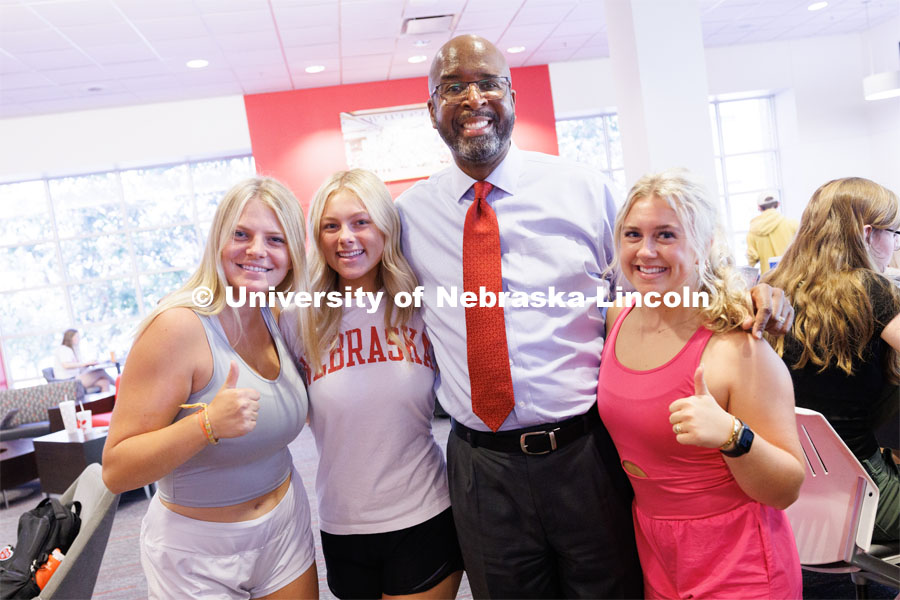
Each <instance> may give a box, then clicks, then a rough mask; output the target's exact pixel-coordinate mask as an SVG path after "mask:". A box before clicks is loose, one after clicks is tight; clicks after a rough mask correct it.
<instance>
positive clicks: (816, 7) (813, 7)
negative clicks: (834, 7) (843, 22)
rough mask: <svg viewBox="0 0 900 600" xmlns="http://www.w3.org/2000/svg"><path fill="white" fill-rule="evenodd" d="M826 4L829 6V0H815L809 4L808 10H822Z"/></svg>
mask: <svg viewBox="0 0 900 600" xmlns="http://www.w3.org/2000/svg"><path fill="white" fill-rule="evenodd" d="M826 6H828V3H827V2H813V3H812V4H810V5H809V6H807V7H806V10H809V11H814V10H822V9H823V8H825V7H826Z"/></svg>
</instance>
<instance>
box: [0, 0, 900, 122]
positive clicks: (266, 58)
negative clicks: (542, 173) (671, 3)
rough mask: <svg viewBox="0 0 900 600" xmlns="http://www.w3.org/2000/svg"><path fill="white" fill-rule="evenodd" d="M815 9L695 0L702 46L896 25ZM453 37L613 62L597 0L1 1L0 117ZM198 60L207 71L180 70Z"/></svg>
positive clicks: (355, 64)
mask: <svg viewBox="0 0 900 600" xmlns="http://www.w3.org/2000/svg"><path fill="white" fill-rule="evenodd" d="M657 1H660V2H664V1H667V0H657ZM812 1H813V0H699V2H700V6H701V12H702V19H703V37H704V41H705V44H706V45H707V46H723V45H731V44H743V43H750V42H764V41H771V40H785V39H793V38H801V37H809V36H819V35H829V34H837V33H847V32H854V31H861V30H865V29H867V22H868V23H870V24H871V25H872V26H874V25H876V24H879V23H882V22H884V21H885V20H886V19H889V18H892V17H894V16H896V15H898V14H900V0H870V1H869V2H866V1H865V0H829V6H828V7H826V8H825V9H823V10H819V11H816V12H810V11H808V10H807V5H808V4H809V3H810V2H812ZM866 7H868V13H869V14H868V17H867V15H866ZM434 15H455V18H454V22H453V27H452V29H450V30H445V31H443V32H441V33H434V34H426V35H406V34H403V33H401V29H402V26H403V22H404V20H405V19H408V18H415V17H426V16H434ZM460 33H478V34H480V35H482V36H484V37H486V38H488V39H490V40H491V41H493V42H494V43H496V44H497V45H498V46H499V47H500V48H501V49H503V50H506V48H509V47H512V46H525V48H526V49H525V51H524V52H522V53H520V54H507V58H508V59H509V63H510V65H511V66H523V65H537V64H545V63H550V62H561V61H569V60H579V59H588V58H597V57H605V56H608V55H609V51H608V45H607V38H606V23H605V20H604V10H603V4H602V0H0V118H3V117H13V116H24V115H33V114H42V113H49V112H60V111H71V110H82V109H91V108H103V107H109V106H121V105H127V104H142V103H147V102H161V101H170V100H185V99H191V98H203V97H211V96H222V95H230V94H255V93H260V92H275V91H283V90H291V89H301V88H309V87H321V86H328V85H337V84H348V83H359V82H364V81H383V80H388V79H401V78H406V77H418V76H422V75H425V74H426V73H427V69H428V65H429V62H430V60H431V58H432V57H433V56H434V52H435V51H436V50H437V49H438V48H439V47H440V46H441V44H443V43H444V42H445V41H447V40H448V39H450V38H451V37H452V36H453V35H457V34H460ZM426 41H427V42H428V43H427V45H424V46H416V45H415V43H416V42H419V43H420V44H421V43H424V42H426ZM414 55H424V56H426V57H427V59H426V61H425V62H422V63H419V64H410V63H409V62H408V61H407V59H408V58H409V57H410V56H414ZM196 58H204V59H206V60H208V61H209V66H208V67H207V68H205V69H200V70H195V69H188V68H187V67H186V66H185V62H186V61H188V60H190V59H196ZM310 65H322V66H324V67H325V70H324V71H323V72H321V73H317V74H309V73H306V72H305V68H306V67H307V66H310Z"/></svg>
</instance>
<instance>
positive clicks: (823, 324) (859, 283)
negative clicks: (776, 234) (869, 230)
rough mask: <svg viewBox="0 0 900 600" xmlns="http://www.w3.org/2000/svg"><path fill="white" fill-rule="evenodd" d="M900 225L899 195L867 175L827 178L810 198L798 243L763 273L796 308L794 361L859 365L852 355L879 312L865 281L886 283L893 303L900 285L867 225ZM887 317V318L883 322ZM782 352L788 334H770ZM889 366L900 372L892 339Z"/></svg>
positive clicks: (891, 375)
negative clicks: (869, 244)
mask: <svg viewBox="0 0 900 600" xmlns="http://www.w3.org/2000/svg"><path fill="white" fill-rule="evenodd" d="M865 225H871V226H872V227H874V228H876V229H897V228H898V226H900V207H898V202H897V195H896V194H894V192H892V191H891V190H889V189H887V188H885V187H882V186H880V185H878V184H877V183H875V182H874V181H870V180H868V179H863V178H861V177H847V178H844V179H835V180H833V181H829V182H828V183H826V184H825V185H823V186H822V187H820V188H819V189H817V190H816V192H815V193H814V194H813V195H812V198H810V200H809V204H807V206H806V209H805V210H804V211H803V217H802V219H801V220H800V228H799V229H798V230H797V235H796V237H795V238H794V241H793V243H792V244H791V245H790V246H789V247H788V249H787V250H786V251H785V253H784V256H783V257H782V259H781V261H780V262H779V263H778V266H777V267H775V269H773V270H772V271H770V272H769V273H767V274H766V277H765V280H766V282H767V283H769V284H770V285H774V286H777V287H780V288H782V289H783V290H784V291H785V293H786V294H787V295H788V297H789V298H790V299H791V303H792V304H793V306H794V310H795V311H796V318H795V320H794V326H793V328H792V329H791V335H792V336H793V337H794V339H796V340H797V341H798V342H799V343H800V345H801V346H802V348H803V352H802V354H801V355H800V358H799V359H798V360H797V362H796V363H795V364H794V365H792V367H793V368H802V367H804V366H805V365H806V364H807V363H809V362H811V363H812V364H814V365H816V366H818V367H820V372H821V371H824V370H825V368H827V367H828V366H830V365H832V364H836V365H837V367H838V368H839V369H841V370H842V371H844V372H845V373H846V374H848V375H851V374H852V373H853V359H854V357H856V358H857V359H859V360H862V359H863V352H864V349H865V347H866V345H867V344H868V343H869V341H870V340H871V339H872V336H873V335H874V333H875V329H874V327H875V325H874V324H875V316H874V311H873V307H872V301H871V299H870V297H869V290H867V284H870V283H871V282H874V283H881V284H883V285H880V287H883V288H884V289H885V290H888V293H889V294H891V297H892V299H893V302H894V303H895V306H900V292H898V290H897V289H896V288H895V287H894V286H893V285H891V284H890V283H889V281H888V279H887V278H885V277H883V276H882V275H881V274H880V273H879V272H878V267H877V265H876V264H875V262H874V260H873V259H872V257H871V255H870V254H869V252H868V251H867V250H866V242H865V238H864V236H863V226H865ZM884 325H886V323H884ZM770 342H771V343H772V345H773V346H774V347H775V350H776V351H778V353H779V354H782V355H783V353H784V339H783V338H778V339H770ZM885 373H886V375H887V376H888V379H889V380H890V381H892V382H897V381H898V379H900V357H898V354H897V352H896V351H895V350H894V349H893V348H890V347H888V355H887V362H886V364H885Z"/></svg>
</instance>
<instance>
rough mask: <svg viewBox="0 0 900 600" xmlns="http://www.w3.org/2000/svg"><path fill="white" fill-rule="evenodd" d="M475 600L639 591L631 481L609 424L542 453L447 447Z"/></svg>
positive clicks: (455, 441) (633, 594) (454, 443)
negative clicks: (610, 432) (478, 599)
mask: <svg viewBox="0 0 900 600" xmlns="http://www.w3.org/2000/svg"><path fill="white" fill-rule="evenodd" d="M447 466H448V474H449V480H450V498H451V502H452V505H453V516H454V520H455V522H456V530H457V534H458V537H459V543H460V547H461V548H462V553H463V560H464V562H465V565H466V573H467V576H468V579H469V585H470V587H471V589H472V595H473V597H474V598H640V597H642V596H643V582H642V576H641V570H640V564H639V562H638V556H637V548H636V546H635V542H634V529H633V526H632V518H631V499H632V492H631V487H630V485H629V483H628V481H627V476H626V475H625V474H624V472H623V471H622V467H621V466H620V464H619V457H618V454H617V453H616V451H615V447H614V446H613V445H612V440H610V438H609V434H608V433H607V432H606V429H605V427H603V425H602V424H598V425H597V426H595V427H594V428H593V429H592V430H591V431H590V432H588V433H586V434H584V435H582V436H581V437H579V438H578V439H576V440H574V441H572V442H570V443H569V444H568V445H566V446H565V447H563V448H560V449H558V450H556V451H554V452H551V453H549V454H545V455H539V456H530V455H526V454H523V453H521V452H499V451H494V450H489V449H486V448H483V447H476V448H473V447H472V446H470V445H469V443H468V442H466V441H464V440H462V439H460V438H459V437H457V436H456V434H454V433H453V432H451V433H450V439H449V441H448V444H447Z"/></svg>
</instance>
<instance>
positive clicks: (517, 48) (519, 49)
mask: <svg viewBox="0 0 900 600" xmlns="http://www.w3.org/2000/svg"><path fill="white" fill-rule="evenodd" d="M506 51H507V52H509V53H510V54H518V53H519V52H525V46H513V47H512V48H507V49H506Z"/></svg>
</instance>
